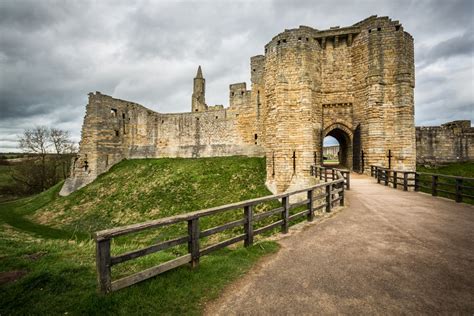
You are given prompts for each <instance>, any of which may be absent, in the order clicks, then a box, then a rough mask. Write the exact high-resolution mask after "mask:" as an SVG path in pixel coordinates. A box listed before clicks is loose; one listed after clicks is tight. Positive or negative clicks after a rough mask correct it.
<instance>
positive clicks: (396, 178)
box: [393, 171, 398, 189]
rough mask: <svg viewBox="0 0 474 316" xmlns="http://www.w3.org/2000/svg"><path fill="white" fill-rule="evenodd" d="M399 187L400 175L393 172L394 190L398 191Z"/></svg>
mask: <svg viewBox="0 0 474 316" xmlns="http://www.w3.org/2000/svg"><path fill="white" fill-rule="evenodd" d="M397 185H398V175H397V172H396V171H394V172H393V188H394V189H396V188H397Z"/></svg>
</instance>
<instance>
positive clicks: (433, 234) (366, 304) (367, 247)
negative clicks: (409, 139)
mask: <svg viewBox="0 0 474 316" xmlns="http://www.w3.org/2000/svg"><path fill="white" fill-rule="evenodd" d="M347 198H348V201H349V203H348V204H349V207H348V208H347V209H345V210H343V211H342V212H341V213H339V214H338V215H337V216H335V217H333V218H331V219H329V220H327V221H325V222H323V223H320V224H318V225H313V226H311V227H308V228H307V229H305V230H303V231H302V232H300V233H298V234H294V235H292V236H289V237H288V238H284V239H282V240H281V241H280V243H281V245H282V249H281V250H280V251H279V252H278V253H277V254H276V255H274V256H272V257H271V258H269V259H267V260H264V261H263V262H262V263H260V265H259V267H257V268H256V269H254V271H253V272H251V273H250V274H248V275H247V276H245V277H244V278H243V279H242V280H240V281H239V282H237V283H236V284H234V285H232V286H231V287H229V288H228V289H227V291H226V293H225V294H224V295H223V296H222V297H221V298H220V299H219V300H218V301H216V302H214V303H213V304H212V305H210V306H209V308H208V310H207V313H208V314H211V315H215V314H220V315H229V314H231V315H232V314H239V315H250V314H252V315H270V314H273V315H282V314H283V315H285V314H286V315H290V314H291V315H302V314H305V315H309V314H312V315H314V314H341V313H342V314H401V313H404V314H420V313H421V314H434V313H436V314H439V313H448V314H453V313H457V314H459V313H461V314H470V315H472V314H473V313H474V206H472V205H467V204H457V203H455V202H453V201H450V200H446V199H442V198H433V197H431V196H429V195H426V194H422V193H415V192H403V191H400V190H394V189H391V188H388V187H384V186H383V185H380V184H376V183H375V181H373V180H372V179H371V178H368V177H364V176H358V177H355V178H353V180H352V190H351V191H349V192H348V193H347Z"/></svg>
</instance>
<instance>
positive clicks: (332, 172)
mask: <svg viewBox="0 0 474 316" xmlns="http://www.w3.org/2000/svg"><path fill="white" fill-rule="evenodd" d="M334 174H335V170H334V169H331V181H334V179H335V178H336V177H335V176H334Z"/></svg>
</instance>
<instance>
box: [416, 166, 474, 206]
mask: <svg viewBox="0 0 474 316" xmlns="http://www.w3.org/2000/svg"><path fill="white" fill-rule="evenodd" d="M416 171H418V172H425V173H436V174H444V175H450V176H459V177H466V178H474V162H463V163H452V164H448V165H444V166H438V167H429V168H428V167H425V166H417V167H416ZM420 181H421V182H422V183H421V185H423V186H427V187H430V188H431V182H432V176H430V175H420ZM438 181H439V182H438V189H441V190H446V191H450V192H455V187H454V186H455V184H456V181H455V180H454V179H450V178H443V177H439V179H438ZM463 185H466V186H470V187H472V188H474V180H463ZM420 191H422V192H426V193H430V194H431V189H428V188H420ZM464 192H465V193H466V194H469V195H473V196H474V189H470V188H465V189H464ZM438 195H439V196H442V197H446V198H449V199H454V198H455V196H454V194H449V193H445V192H438ZM463 202H464V203H469V204H474V199H471V198H467V197H464V198H463Z"/></svg>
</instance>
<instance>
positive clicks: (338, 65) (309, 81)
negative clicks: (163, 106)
mask: <svg viewBox="0 0 474 316" xmlns="http://www.w3.org/2000/svg"><path fill="white" fill-rule="evenodd" d="M264 52H265V53H264V55H257V56H254V57H251V59H250V73H251V87H250V89H248V88H247V85H246V83H245V82H244V83H235V84H231V85H230V91H229V106H228V107H226V108H224V107H223V106H209V105H207V104H206V101H205V79H204V77H203V74H202V70H201V68H200V67H199V69H198V71H197V75H196V78H194V91H193V95H192V102H191V112H189V113H173V114H163V113H157V112H154V111H152V110H149V109H147V108H145V107H143V106H141V105H139V104H136V103H133V102H129V101H124V100H119V99H115V98H112V97H110V96H107V95H103V94H101V93H99V92H96V93H95V94H93V93H91V94H89V103H88V104H87V111H86V116H85V118H84V124H83V128H82V140H81V142H80V151H79V155H78V158H77V159H76V161H75V163H74V166H73V169H72V174H71V177H70V178H69V179H67V181H66V182H65V184H64V187H63V189H62V191H61V194H63V195H67V194H69V193H70V192H72V191H74V190H77V189H78V188H81V187H83V186H84V185H86V184H88V183H90V182H91V181H93V180H94V179H95V178H96V177H97V176H98V175H100V174H101V173H103V172H105V171H107V170H108V169H109V168H110V167H111V166H113V165H114V164H115V163H117V162H119V161H121V160H122V159H133V158H160V157H187V158H194V157H212V156H229V155H247V156H259V157H263V156H264V157H266V165H267V186H268V187H269V188H270V190H272V191H273V192H284V191H287V190H291V189H293V188H299V187H301V186H306V185H309V184H313V183H314V181H315V179H314V178H312V177H311V176H310V166H311V165H312V164H321V163H322V156H323V139H324V137H326V136H328V135H330V136H333V137H335V138H336V139H337V140H338V141H339V144H340V158H341V163H342V165H343V166H345V167H346V168H349V169H352V170H355V171H359V172H361V171H363V170H362V166H363V165H364V166H365V167H366V170H367V168H368V166H369V165H371V164H374V165H380V166H388V159H390V160H391V166H392V168H397V169H400V170H415V166H416V141H415V125H414V101H413V93H414V91H413V90H414V84H415V77H414V74H415V71H414V55H413V38H412V36H411V35H410V34H408V33H407V32H405V31H404V30H403V26H402V25H401V24H400V23H399V22H398V21H392V20H391V19H389V18H388V17H377V16H371V17H369V18H367V19H365V20H363V21H361V22H358V23H356V24H354V25H352V26H348V27H332V28H330V29H328V30H317V29H314V28H311V27H308V26H300V27H299V28H297V29H290V30H285V31H284V32H282V33H280V34H278V35H277V36H275V37H274V38H273V39H272V40H271V41H270V42H269V43H268V44H266V45H265V51H264ZM389 150H390V152H391V156H392V157H390V158H387V152H388V151H389Z"/></svg>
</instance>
